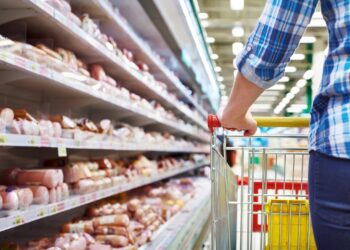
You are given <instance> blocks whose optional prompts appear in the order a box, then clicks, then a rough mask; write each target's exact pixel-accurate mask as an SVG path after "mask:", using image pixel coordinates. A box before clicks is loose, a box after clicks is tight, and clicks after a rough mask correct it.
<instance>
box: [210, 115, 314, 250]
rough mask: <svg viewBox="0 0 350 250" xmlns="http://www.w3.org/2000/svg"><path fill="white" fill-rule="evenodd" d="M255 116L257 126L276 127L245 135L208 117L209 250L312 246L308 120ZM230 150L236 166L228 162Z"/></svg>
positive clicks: (266, 249) (212, 117)
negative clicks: (227, 128)
mask: <svg viewBox="0 0 350 250" xmlns="http://www.w3.org/2000/svg"><path fill="white" fill-rule="evenodd" d="M256 120H257V123H258V126H259V127H275V128H274V129H272V130H271V132H270V133H265V134H260V135H256V136H253V137H249V138H247V137H243V136H242V135H238V134H237V133H233V132H232V131H228V130H225V129H223V128H221V127H220V126H221V125H220V122H219V120H218V119H217V118H216V116H213V115H210V116H209V117H208V125H209V128H210V130H211V132H212V138H211V180H212V201H211V202H212V249H213V250H226V249H243V250H247V249H249V250H257V249H264V250H269V249H272V250H275V249H280V250H284V249H298V250H304V249H305V250H306V249H316V246H315V241H314V237H313V232H312V227H311V220H310V216H309V204H308V184H307V180H308V178H307V174H308V159H309V156H308V151H307V146H306V145H307V135H305V133H302V130H303V129H302V128H304V130H305V128H306V127H308V125H309V119H307V118H257V119H256ZM283 127H289V129H288V130H289V131H290V132H289V133H290V134H288V135H287V134H285V131H286V129H285V128H284V129H283ZM273 131H274V132H273ZM262 140H263V141H264V143H260V144H259V143H258V142H261V141H262ZM232 141H233V144H234V145H232V144H229V142H231V143H232ZM232 150H235V152H236V155H237V160H236V165H235V166H228V164H227V155H228V154H229V153H230V152H231V151H232Z"/></svg>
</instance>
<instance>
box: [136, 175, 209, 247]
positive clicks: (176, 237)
mask: <svg viewBox="0 0 350 250" xmlns="http://www.w3.org/2000/svg"><path fill="white" fill-rule="evenodd" d="M195 183H196V184H195V185H198V186H197V188H196V190H197V192H196V195H195V197H194V198H193V199H191V200H190V201H189V202H188V203H187V204H186V205H185V207H184V208H183V209H182V210H181V211H180V212H179V213H177V214H176V215H175V216H174V217H172V218H171V219H170V220H169V221H167V222H166V223H165V224H164V225H162V226H161V227H160V228H159V230H158V231H156V232H155V234H154V235H153V236H152V241H151V242H150V243H149V244H147V245H145V246H143V247H141V248H140V249H141V250H161V249H169V250H171V249H173V250H176V249H193V246H194V245H195V243H196V240H197V238H198V236H199V234H200V232H201V231H202V229H203V226H204V225H205V224H206V222H207V221H208V218H209V215H210V181H209V179H206V178H197V181H195Z"/></svg>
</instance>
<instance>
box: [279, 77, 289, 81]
mask: <svg viewBox="0 0 350 250" xmlns="http://www.w3.org/2000/svg"><path fill="white" fill-rule="evenodd" d="M289 80H290V78H289V77H288V76H284V77H282V78H281V79H280V80H279V82H289Z"/></svg>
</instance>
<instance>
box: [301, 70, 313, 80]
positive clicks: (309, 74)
mask: <svg viewBox="0 0 350 250" xmlns="http://www.w3.org/2000/svg"><path fill="white" fill-rule="evenodd" d="M313 76H314V72H313V70H311V69H309V70H307V71H306V72H305V73H304V76H303V77H304V79H305V80H310V79H311V78H312V77H313Z"/></svg>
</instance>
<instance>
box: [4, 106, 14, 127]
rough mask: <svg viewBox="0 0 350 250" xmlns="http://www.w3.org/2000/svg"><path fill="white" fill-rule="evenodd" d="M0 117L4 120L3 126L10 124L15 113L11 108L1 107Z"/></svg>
mask: <svg viewBox="0 0 350 250" xmlns="http://www.w3.org/2000/svg"><path fill="white" fill-rule="evenodd" d="M0 118H1V119H2V120H3V121H4V123H5V126H11V125H12V122H13V120H14V119H15V113H14V112H13V110H12V109H9V108H3V109H1V111H0Z"/></svg>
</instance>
